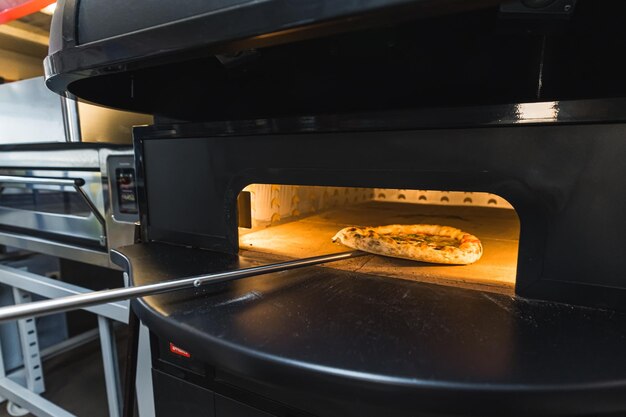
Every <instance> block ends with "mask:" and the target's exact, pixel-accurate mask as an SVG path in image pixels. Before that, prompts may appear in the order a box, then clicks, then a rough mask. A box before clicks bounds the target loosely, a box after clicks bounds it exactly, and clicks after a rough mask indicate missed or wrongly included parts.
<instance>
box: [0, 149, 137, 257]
mask: <svg viewBox="0 0 626 417" xmlns="http://www.w3.org/2000/svg"><path fill="white" fill-rule="evenodd" d="M2 148H3V149H2V151H1V152H0V243H2V244H5V245H8V246H13V247H18V248H22V249H28V250H32V251H35V252H40V253H47V254H50V255H55V256H59V257H62V258H68V259H73V260H78V261H81V262H88V263H92V264H96V265H100V266H107V267H111V266H112V264H111V263H110V260H109V253H108V252H109V249H110V248H113V247H117V246H121V245H124V244H128V243H130V242H132V241H133V236H134V228H135V223H136V221H137V220H138V217H137V216H138V211H137V207H136V202H135V201H134V197H135V192H134V189H135V188H134V187H135V184H134V176H133V175H134V171H133V154H132V150H131V149H130V148H128V147H116V146H102V145H96V144H81V143H78V144H71V143H68V144H54V145H50V144H46V145H12V146H3V147H2Z"/></svg>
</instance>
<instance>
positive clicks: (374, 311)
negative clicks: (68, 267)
mask: <svg viewBox="0 0 626 417" xmlns="http://www.w3.org/2000/svg"><path fill="white" fill-rule="evenodd" d="M120 252H121V254H118V253H116V254H115V255H114V257H115V260H116V262H117V263H118V264H119V265H121V266H124V267H125V268H127V269H129V270H130V271H131V275H132V280H133V284H134V285H141V284H147V283H151V282H157V281H162V280H165V279H171V278H174V277H177V276H182V275H187V274H191V273H205V272H210V271H218V270H227V269H231V268H239V267H243V266H247V265H250V264H251V263H254V261H253V260H251V259H246V258H245V257H236V256H228V255H223V254H218V253H213V252H209V251H202V250H197V249H189V248H183V247H178V246H170V245H165V244H156V243H153V244H139V245H134V246H130V247H125V248H122V249H121V250H120ZM133 308H134V309H135V311H136V312H137V314H138V315H139V317H140V318H141V320H142V321H143V322H144V323H146V324H147V325H148V326H149V327H150V329H151V330H152V331H153V332H155V333H156V334H157V335H158V336H160V337H162V338H163V340H164V341H171V342H174V343H175V344H176V345H177V346H179V347H181V348H183V349H185V350H187V351H189V352H190V353H191V355H192V358H194V360H196V361H198V360H201V361H204V362H206V363H207V364H209V365H210V366H214V367H216V368H218V369H224V370H225V371H227V372H230V373H232V374H233V375H239V379H238V380H237V381H238V382H233V381H230V382H229V383H231V384H232V383H237V384H239V386H240V387H241V388H244V389H246V390H249V391H253V392H256V393H258V394H260V395H263V396H266V397H270V398H273V399H274V400H276V401H280V402H283V403H285V404H287V405H290V406H292V407H296V408H298V409H301V410H304V411H308V412H311V413H314V414H316V415H323V416H380V415H397V416H404V415H407V416H408V415H413V416H415V415H424V414H428V413H430V412H437V413H450V414H466V415H531V414H532V415H567V414H575V415H585V414H592V413H596V414H599V413H602V412H609V411H612V412H619V411H621V412H623V411H625V410H626V360H625V358H624V355H623V352H624V351H625V350H626V315H624V314H622V313H616V312H612V311H605V310H594V309H588V308H581V307H573V306H570V305H564V304H556V303H545V302H537V301H530V300H525V299H522V298H517V297H516V298H511V297H508V296H503V295H497V294H490V293H483V292H479V291H472V290H463V289H457V288H452V287H444V286H437V285H429V284H424V283H417V282H410V281H403V280H396V279H389V278H379V277H375V276H367V275H363V274H352V273H348V272H343V271H337V270H332V269H328V268H309V269H306V270H300V271H297V272H284V273H280V274H272V275H267V276H262V277H253V278H249V279H246V280H242V281H239V282H237V283H229V284H224V285H216V286H213V287H210V288H204V289H199V290H192V291H185V292H181V293H176V294H167V295H159V296H154V297H148V298H146V299H143V300H141V301H137V302H134V303H133ZM212 377H213V376H212V375H209V376H208V377H207V378H212ZM417 410H419V411H417ZM420 413H421V414H420Z"/></svg>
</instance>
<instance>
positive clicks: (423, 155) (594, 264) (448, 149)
mask: <svg viewBox="0 0 626 417" xmlns="http://www.w3.org/2000/svg"><path fill="white" fill-rule="evenodd" d="M533 114H534V115H535V117H537V114H538V112H537V109H535V111H534V113H533ZM539 114H545V115H546V118H547V119H548V120H549V121H554V120H555V119H556V120H558V117H557V118H555V116H554V109H553V108H552V107H549V106H546V108H545V109H543V110H542V111H541V112H539ZM444 115H445V113H444ZM403 116H404V117H406V119H407V120H412V119H411V118H410V116H409V115H408V114H404V115H403ZM592 117H593V116H592ZM444 118H445V117H443V116H442V119H444ZM388 120H392V121H393V118H390V119H388ZM417 120H418V122H417V123H419V120H420V119H419V118H418V119H417ZM435 120H436V119H435ZM539 120H541V118H539ZM570 121H572V120H571V119H570ZM583 121H585V120H583ZM351 123H352V122H351ZM376 123H377V121H376V120H375V121H374V125H376ZM390 123H391V122H390ZM406 123H410V122H406ZM451 123H452V122H451ZM353 124H354V125H355V126H357V128H359V127H361V126H368V120H367V119H364V120H362V121H361V124H360V125H359V124H358V123H356V122H354V123H353ZM209 126H211V125H209ZM270 126H271V127H270V128H269V129H268V127H267V125H261V126H260V130H261V133H268V130H271V129H276V128H280V126H281V125H280V124H278V125H274V126H272V125H271V124H270ZM429 126H431V125H429ZM212 127H213V128H216V126H212ZM219 127H220V125H217V128H219ZM230 127H232V128H233V130H231V131H225V132H223V134H225V135H228V134H232V135H235V134H236V133H237V132H236V130H235V128H236V127H237V125H235V124H234V125H232V126H230ZM204 129H205V125H198V126H183V125H180V126H177V125H173V126H161V127H159V128H148V129H145V130H138V131H136V135H135V137H136V143H135V149H136V152H137V161H136V163H137V167H138V195H139V201H140V212H141V214H142V218H141V224H142V228H143V232H144V236H143V240H144V241H151V240H156V241H163V242H171V243H175V244H181V245H192V246H199V247H203V248H207V249H211V250H217V251H221V252H227V253H236V252H237V251H238V235H237V233H238V232H237V210H236V198H237V195H238V193H239V191H240V190H241V189H242V188H243V187H245V186H246V185H248V184H253V183H261V184H295V185H326V186H352V187H371V188H376V187H377V188H399V189H433V190H456V191H484V192H491V193H495V194H498V195H500V196H502V197H504V198H505V199H507V200H508V201H509V202H510V203H511V204H512V205H513V206H514V208H515V209H516V211H517V213H518V215H519V218H520V221H521V230H520V245H519V256H518V267H517V278H516V291H517V293H518V294H519V295H523V296H528V297H533V298H540V299H546V300H553V301H565V302H571V303H576V304H583V305H588V306H596V307H611V308H616V309H623V308H624V306H626V282H625V281H624V278H623V277H624V274H623V271H624V270H626V258H624V257H623V256H622V253H623V252H624V250H626V247H625V245H624V241H623V239H622V231H623V230H624V229H625V228H626V223H625V221H626V220H624V216H623V214H622V207H624V206H626V200H625V198H626V197H624V194H623V193H622V188H623V184H622V182H621V180H620V178H626V172H625V168H624V165H623V164H622V163H621V159H620V156H619V155H621V154H622V153H623V152H626V141H624V140H623V138H624V132H625V129H626V127H625V125H623V124H619V123H616V124H587V125H583V124H581V125H560V124H558V123H552V124H549V123H546V124H543V125H537V126H523V125H521V126H515V125H513V126H504V127H502V126H501V127H488V128H471V129H417V128H415V129H414V130H399V131H392V130H390V131H382V130H381V131H379V132H372V131H368V132H356V131H355V132H337V133H313V132H309V133H306V134H299V135H297V134H293V135H292V134H287V133H284V132H277V133H283V134H271V135H270V134H264V135H262V136H255V135H248V136H217V133H216V131H215V130H212V129H211V128H208V129H207V130H206V132H205V130H204ZM323 129H324V127H323V126H322V130H323ZM311 130H313V129H311ZM203 132H205V133H203ZM246 133H247V132H246ZM373 149H375V150H376V151H375V152H372V150H373ZM163 167H168V169H167V170H164V169H163ZM581 237H584V238H581ZM597 242H603V244H602V245H598V244H597ZM573 254H575V255H574V256H573Z"/></svg>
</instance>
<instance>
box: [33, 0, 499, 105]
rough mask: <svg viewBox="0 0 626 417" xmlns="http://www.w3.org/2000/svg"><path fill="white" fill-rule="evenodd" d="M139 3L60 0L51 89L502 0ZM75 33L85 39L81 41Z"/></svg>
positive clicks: (48, 70) (51, 58) (52, 50)
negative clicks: (122, 73)
mask: <svg viewBox="0 0 626 417" xmlns="http://www.w3.org/2000/svg"><path fill="white" fill-rule="evenodd" d="M135 3H136V4H135ZM135 3H134V4H133V5H132V6H130V7H132V9H131V10H129V9H128V7H129V6H128V4H126V3H125V2H114V3H113V4H111V3H107V5H106V6H103V5H102V4H100V3H99V2H97V1H82V2H76V1H74V0H72V1H66V2H65V4H62V5H61V6H62V7H60V12H59V13H58V14H57V16H55V18H54V20H55V21H54V23H55V24H53V29H54V30H53V32H54V33H52V35H51V38H52V40H51V48H50V54H51V55H50V56H49V57H48V58H47V59H46V62H45V67H46V74H47V77H48V80H47V83H48V85H49V86H50V87H51V88H52V89H53V90H54V91H56V92H58V93H63V92H64V91H65V90H66V88H68V86H69V85H70V84H71V83H72V82H75V81H76V80H79V79H82V78H85V77H88V78H90V77H93V76H97V75H106V74H111V73H116V72H125V71H128V70H132V69H136V68H137V67H142V66H153V65H155V64H159V65H160V64H163V63H164V62H172V61H180V60H186V59H189V58H190V57H198V56H206V55H207V48H208V51H211V52H212V54H215V53H223V52H229V51H230V52H232V51H239V50H242V49H249V48H253V47H260V46H266V45H272V44H277V43H284V42H288V41H293V40H296V39H303V38H305V39H306V38H310V37H319V36H325V35H329V34H332V33H335V32H344V31H349V30H352V29H354V28H358V27H369V26H379V25H381V24H389V23H392V22H396V21H398V20H404V19H406V18H407V17H408V16H418V17H419V16H430V15H432V14H442V13H444V14H445V13H451V12H454V11H460V10H467V9H473V8H481V7H485V6H486V5H494V4H498V3H500V1H499V0H474V1H472V2H467V1H459V0H393V1H389V0H359V1H354V2H335V1H327V0H317V1H314V2H309V1H307V2H302V1H289V0H267V1H235V0H229V1H222V2H221V5H222V6H225V7H219V6H220V4H216V2H210V3H207V2H197V1H193V0H187V1H185V2H182V3H181V2H177V3H176V6H175V7H174V6H172V3H171V2H167V1H163V2H154V1H141V2H139V1H138V2H135ZM116 5H117V7H116ZM228 6H230V7H228ZM139 16H141V18H139ZM270 35H271V36H270ZM77 36H79V37H80V38H79V43H80V44H82V45H78V47H76V37H77ZM103 37H106V38H105V39H102V38H103ZM211 52H210V53H211ZM86 70H89V71H88V72H86ZM72 89H73V87H70V90H72Z"/></svg>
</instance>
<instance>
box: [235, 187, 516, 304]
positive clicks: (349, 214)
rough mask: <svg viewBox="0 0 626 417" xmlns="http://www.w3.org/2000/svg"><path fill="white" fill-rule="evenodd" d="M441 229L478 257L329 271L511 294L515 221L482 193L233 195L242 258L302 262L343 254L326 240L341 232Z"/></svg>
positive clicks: (352, 263) (365, 263) (373, 260)
mask: <svg viewBox="0 0 626 417" xmlns="http://www.w3.org/2000/svg"><path fill="white" fill-rule="evenodd" d="M416 223H424V224H441V225H447V226H452V227H456V228H459V229H461V230H463V231H466V232H468V233H471V234H473V235H475V236H477V237H478V238H479V239H480V240H481V242H482V244H483V249H484V253H483V256H482V258H481V259H480V260H479V261H478V262H476V263H474V264H471V265H436V264H427V263H420V262H414V261H409V260H404V259H395V258H388V257H383V256H378V255H372V256H365V257H361V258H356V259H351V260H347V261H341V262H336V263H333V264H328V267H332V268H338V269H342V270H348V271H354V272H356V271H358V272H359V274H372V275H378V276H383V277H390V278H400V279H408V280H416V281H425V282H431V283H436V284H441V285H454V286H461V287H466V288H475V289H483V290H488V291H495V292H503V293H513V292H514V286H515V276H516V267H517V253H518V242H519V229H520V225H519V218H518V216H517V214H516V213H515V210H514V209H513V207H512V206H511V205H510V204H509V203H508V202H507V201H506V200H505V199H503V198H502V197H499V196H497V195H494V194H488V193H469V192H455V191H433V190H400V189H381V188H351V187H318V186H297V185H278V184H252V185H249V186H248V187H246V188H245V189H244V190H243V191H242V192H241V194H240V196H239V225H240V227H239V247H240V250H241V251H242V253H246V252H248V253H250V252H254V253H257V254H259V253H263V254H266V255H269V256H272V257H276V258H280V259H287V258H304V257H309V256H315V255H322V254H328V253H336V252H343V251H346V250H350V248H347V247H346V246H342V245H340V244H336V243H333V242H332V241H331V238H332V237H333V236H334V234H335V233H336V232H337V231H339V230H340V229H342V228H344V227H347V226H379V225H386V224H416Z"/></svg>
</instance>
